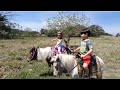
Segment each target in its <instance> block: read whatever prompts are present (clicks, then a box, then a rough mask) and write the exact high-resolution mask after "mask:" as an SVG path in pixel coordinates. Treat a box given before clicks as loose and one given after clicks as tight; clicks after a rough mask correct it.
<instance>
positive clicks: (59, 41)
mask: <svg viewBox="0 0 120 90" xmlns="http://www.w3.org/2000/svg"><path fill="white" fill-rule="evenodd" d="M52 41H57V43H56V45H55V46H54V47H55V49H57V50H58V53H59V54H61V53H62V48H63V40H62V32H58V33H57V38H55V39H53V40H52Z"/></svg>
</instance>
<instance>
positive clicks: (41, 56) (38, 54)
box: [30, 47, 67, 72]
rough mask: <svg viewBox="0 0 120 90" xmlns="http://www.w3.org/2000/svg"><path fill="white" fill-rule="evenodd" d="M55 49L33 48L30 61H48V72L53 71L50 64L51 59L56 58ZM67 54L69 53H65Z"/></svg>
mask: <svg viewBox="0 0 120 90" xmlns="http://www.w3.org/2000/svg"><path fill="white" fill-rule="evenodd" d="M53 49H54V48H53V47H46V48H40V47H38V48H35V47H33V48H31V50H30V60H38V61H43V60H46V61H47V63H48V69H49V70H48V72H50V70H51V65H52V63H51V62H50V60H51V58H52V57H53V56H54V51H53ZM65 53H67V52H65Z"/></svg>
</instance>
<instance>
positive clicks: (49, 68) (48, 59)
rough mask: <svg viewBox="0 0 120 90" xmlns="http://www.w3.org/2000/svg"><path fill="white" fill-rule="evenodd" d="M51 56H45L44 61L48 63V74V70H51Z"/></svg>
mask: <svg viewBox="0 0 120 90" xmlns="http://www.w3.org/2000/svg"><path fill="white" fill-rule="evenodd" d="M50 60H51V58H47V59H46V61H47V63H48V73H49V74H50V71H51V64H52V63H51V62H50Z"/></svg>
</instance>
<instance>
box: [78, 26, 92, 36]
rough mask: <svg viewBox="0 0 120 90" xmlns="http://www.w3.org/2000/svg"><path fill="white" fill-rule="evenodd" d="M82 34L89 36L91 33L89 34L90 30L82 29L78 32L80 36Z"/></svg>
mask: <svg viewBox="0 0 120 90" xmlns="http://www.w3.org/2000/svg"><path fill="white" fill-rule="evenodd" d="M83 33H84V34H86V33H87V34H88V36H90V34H91V33H90V30H88V29H87V28H85V29H83V30H82V31H81V32H80V35H81V34H83Z"/></svg>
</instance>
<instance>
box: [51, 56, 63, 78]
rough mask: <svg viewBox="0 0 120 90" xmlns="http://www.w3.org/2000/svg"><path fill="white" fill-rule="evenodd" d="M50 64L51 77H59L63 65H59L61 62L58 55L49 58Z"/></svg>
mask: <svg viewBox="0 0 120 90" xmlns="http://www.w3.org/2000/svg"><path fill="white" fill-rule="evenodd" d="M51 62H52V63H53V69H54V71H53V75H54V76H59V75H61V74H62V73H61V72H62V70H63V65H62V63H61V60H60V58H59V55H56V56H53V57H52V58H51Z"/></svg>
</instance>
